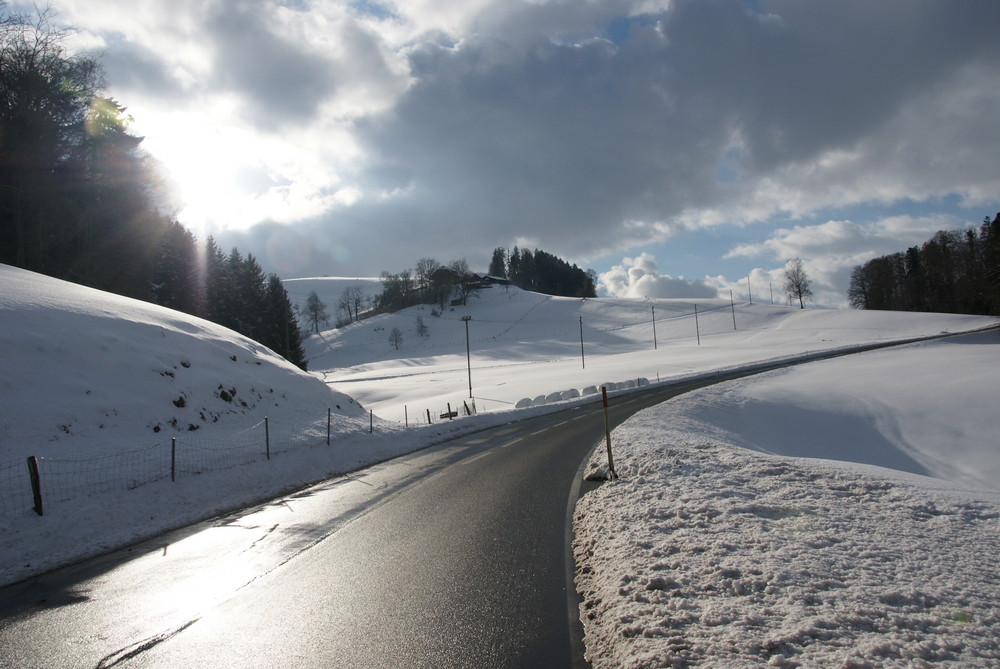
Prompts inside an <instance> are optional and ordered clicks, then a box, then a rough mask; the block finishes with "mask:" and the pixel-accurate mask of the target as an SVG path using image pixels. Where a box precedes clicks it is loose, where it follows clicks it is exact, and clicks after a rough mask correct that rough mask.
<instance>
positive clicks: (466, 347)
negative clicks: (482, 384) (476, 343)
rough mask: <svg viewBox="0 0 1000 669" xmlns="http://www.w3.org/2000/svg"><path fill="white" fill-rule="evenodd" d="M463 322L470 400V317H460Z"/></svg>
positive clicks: (470, 395)
mask: <svg viewBox="0 0 1000 669" xmlns="http://www.w3.org/2000/svg"><path fill="white" fill-rule="evenodd" d="M462 320H463V321H464V322H465V364H466V366H467V367H468V369H469V399H472V354H471V353H470V352H469V321H471V320H472V316H462Z"/></svg>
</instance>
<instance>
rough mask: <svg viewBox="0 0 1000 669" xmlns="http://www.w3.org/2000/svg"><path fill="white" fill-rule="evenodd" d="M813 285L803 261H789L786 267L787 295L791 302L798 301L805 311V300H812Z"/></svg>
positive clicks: (798, 259)
mask: <svg viewBox="0 0 1000 669" xmlns="http://www.w3.org/2000/svg"><path fill="white" fill-rule="evenodd" d="M811 283H812V282H811V281H810V280H809V277H808V276H807V275H806V270H805V268H804V267H802V259H801V258H796V259H795V260H789V261H788V264H787V265H785V295H787V296H788V299H789V301H791V300H795V299H797V300H798V301H799V308H800V309H805V308H806V305H805V300H808V299H810V298H812V288H810V284H811Z"/></svg>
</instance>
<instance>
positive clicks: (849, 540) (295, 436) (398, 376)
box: [0, 266, 1000, 667]
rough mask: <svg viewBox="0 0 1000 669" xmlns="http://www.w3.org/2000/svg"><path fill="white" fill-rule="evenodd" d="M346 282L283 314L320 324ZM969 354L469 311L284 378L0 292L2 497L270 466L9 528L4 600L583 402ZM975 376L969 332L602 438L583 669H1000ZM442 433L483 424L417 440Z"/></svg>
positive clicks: (3, 282) (715, 312)
mask: <svg viewBox="0 0 1000 669" xmlns="http://www.w3.org/2000/svg"><path fill="white" fill-rule="evenodd" d="M355 281H358V280H341V279H303V280H298V281H297V282H296V283H291V282H290V283H289V288H290V290H289V293H290V295H292V294H293V293H294V295H295V296H296V297H293V299H302V300H304V296H307V295H308V294H309V293H310V292H312V291H313V290H316V292H317V293H318V294H319V295H320V297H321V299H323V301H324V302H326V303H327V305H328V307H332V306H334V305H335V304H336V301H337V299H338V298H339V295H340V294H341V293H342V291H343V289H344V287H346V286H347V285H351V283H352V282H355ZM366 285H367V290H371V289H373V284H372V283H371V282H369V283H368V284H366ZM654 308H655V314H656V323H655V326H654V324H653V322H652V318H651V316H652V313H653V310H654ZM695 309H697V311H698V316H697V318H696V317H695ZM465 316H468V317H471V320H469V321H468V328H469V338H468V354H467V352H466V346H467V339H466V330H465V327H466V322H465V321H463V320H462V318H463V317H465ZM418 317H419V318H420V319H421V320H422V321H423V323H424V325H425V327H426V330H427V332H426V336H422V335H421V334H420V332H419V328H418V327H417V320H418ZM993 324H994V321H993V320H992V319H987V318H981V317H970V316H955V315H941V314H910V313H888V312H859V311H848V312H844V311H826V310H800V309H797V308H788V307H782V306H771V305H764V304H753V305H750V304H746V303H737V304H735V305H731V304H730V302H729V301H728V300H725V301H723V300H654V301H641V300H621V299H587V300H581V299H570V298H554V297H548V296H543V295H538V294H534V293H529V292H525V291H521V290H518V289H516V288H504V287H493V288H489V289H485V290H483V291H480V293H479V294H478V295H473V296H472V297H471V298H470V300H469V303H468V305H464V306H451V305H448V306H446V307H445V308H443V309H441V308H439V307H438V308H435V307H431V306H419V307H413V308H410V309H406V310H403V311H402V312H399V313H397V314H392V315H386V314H383V315H379V316H375V317H373V318H370V319H367V320H364V321H362V322H360V323H355V324H353V325H350V326H348V327H345V328H342V329H339V330H326V331H323V332H321V333H319V334H318V335H314V336H312V337H309V338H308V339H307V340H306V342H305V348H306V352H307V357H308V358H309V369H310V370H311V371H310V372H309V373H303V372H301V371H300V370H298V369H296V368H295V367H293V366H291V365H289V364H287V363H286V362H284V361H283V360H282V359H280V358H279V357H278V356H276V355H274V354H273V353H272V352H270V351H269V350H267V349H266V348H264V347H261V346H260V345H258V344H256V343H254V342H251V341H250V340H247V339H246V338H243V337H241V336H239V335H237V334H235V333H233V332H231V331H228V330H226V329H224V328H220V327H218V326H216V325H213V324H211V323H207V322H205V321H202V320H199V319H196V318H192V317H190V316H186V315H184V314H179V313H177V312H173V311H170V310H167V309H162V308H159V307H156V306H153V305H148V304H144V303H141V302H136V301H134V300H128V299H126V298H121V297H116V296H113V295H108V294H105V293H100V292H98V291H92V290H90V289H86V288H82V287H79V286H74V285H72V284H67V283H64V282H60V281H56V280H54V279H50V278H46V277H42V276H40V275H37V274H32V273H30V272H24V271H21V270H16V269H13V268H9V267H5V266H0V345H2V346H3V350H4V355H3V356H2V357H0V393H2V402H0V448H2V451H0V467H2V466H3V465H4V463H8V462H12V463H14V467H15V468H16V469H17V470H18V471H19V472H20V471H22V470H24V458H26V457H27V456H29V455H35V456H38V457H40V458H42V466H43V468H44V467H45V465H46V460H48V461H49V462H50V463H51V462H54V461H57V460H65V459H71V458H88V457H91V456H93V455H102V456H110V455H114V454H115V453H121V452H123V451H129V450H134V449H145V448H159V449H162V448H163V447H164V446H165V445H168V444H169V442H170V440H171V438H173V439H177V440H178V442H179V443H183V442H185V441H188V442H190V441H191V440H201V442H200V443H201V448H204V449H210V448H211V447H213V446H215V445H217V444H218V443H223V444H225V443H229V442H231V441H233V440H240V439H243V438H244V436H245V435H246V434H250V433H253V434H254V435H256V434H258V432H259V430H260V427H259V426H260V423H261V421H263V419H264V417H265V416H267V417H269V420H270V423H271V425H272V426H276V427H272V429H274V430H276V432H277V436H276V438H275V439H274V442H275V444H274V452H273V453H272V454H271V455H272V458H271V459H270V460H265V459H264V458H263V457H262V456H261V457H258V458H257V459H256V460H254V461H253V462H250V463H248V464H229V465H226V466H220V467H210V466H209V467H205V468H204V471H202V472H201V473H198V474H188V473H186V474H185V475H183V476H179V477H178V479H177V481H176V482H172V481H170V480H169V478H167V479H165V480H162V479H161V480H157V481H155V482H152V483H148V484H143V485H138V486H131V487H130V486H123V487H121V488H115V489H109V490H91V491H89V492H84V493H82V494H81V495H79V496H77V497H75V498H73V499H71V500H55V501H52V502H51V504H50V505H47V506H46V515H45V516H43V517H38V516H37V515H35V513H34V512H33V511H31V510H30V508H19V509H18V510H15V511H13V512H10V511H4V513H3V514H0V532H2V533H3V536H4V541H3V543H2V545H0V558H2V561H0V565H2V567H0V582H11V581H14V580H17V579H21V578H25V577H27V576H30V575H32V574H36V573H39V572H41V571H45V570H47V569H50V568H52V567H55V566H58V565H60V564H67V563H69V562H72V561H74V560H76V559H79V558H81V557H83V556H85V555H93V554H96V553H100V552H102V551H105V550H109V549H111V548H114V547H117V546H122V545H126V544H128V543H130V542H133V541H136V540H138V539H140V538H143V537H149V536H154V535H156V534H158V533H160V532H162V531H164V530H166V529H169V528H172V527H178V526H181V525H184V524H187V523H190V522H193V521H195V520H197V519H201V518H207V517H211V516H212V515H214V514H218V513H222V512H224V511H225V510H228V509H232V508H237V507H239V506H241V505H246V504H250V503H252V502H255V501H261V500H264V499H268V498H270V497H275V496H278V495H281V494H284V493H286V492H288V491H290V490H294V489H296V487H301V486H304V485H306V484H308V483H311V482H314V481H318V480H322V479H324V478H328V477H331V476H336V475H338V474H342V473H344V472H348V471H351V470H354V469H357V468H360V467H363V466H364V465H365V464H368V463H373V462H378V461H380V460H384V459H387V458H390V457H392V456H394V455H396V454H401V453H405V452H410V451H414V450H417V449H419V448H422V447H424V446H427V445H429V444H432V443H437V442H440V441H442V440H444V439H447V438H448V437H449V436H452V435H458V434H461V433H466V432H469V431H472V430H476V429H481V428H483V427H486V426H489V425H497V424H502V423H505V422H508V421H510V420H513V419H516V418H519V417H521V416H527V415H532V414H535V413H539V412H545V411H552V410H556V409H558V408H560V407H564V406H569V405H572V404H573V403H580V402H594V401H595V394H594V393H595V392H597V391H598V389H599V388H600V386H601V385H604V386H606V387H609V388H613V389H615V390H613V391H612V393H611V396H612V400H611V401H612V402H613V401H615V398H616V397H617V396H619V395H620V394H624V393H628V392H631V388H636V387H640V386H643V385H645V384H646V383H647V382H648V383H649V384H655V383H664V382H670V381H677V380H684V379H690V378H694V377H699V376H704V375H706V374H711V373H713V372H715V371H717V370H736V369H745V368H747V367H752V366H753V365H755V364H757V363H760V362H764V361H767V362H773V361H779V360H787V359H792V358H798V357H801V356H807V355H810V354H815V353H818V352H822V351H829V350H840V351H844V352H850V351H853V350H855V349H856V348H857V347H858V346H860V345H865V344H870V343H884V342H890V341H899V340H909V339H916V338H920V337H927V336H931V335H938V334H942V333H952V334H954V333H960V332H969V331H974V330H979V329H981V328H984V327H988V326H991V325H993ZM393 328H398V329H399V330H400V331H401V332H402V333H403V342H402V345H401V347H400V350H399V351H396V350H395V348H394V346H392V345H390V342H389V340H388V338H389V333H390V332H391V331H392V329H393ZM654 330H655V331H654ZM581 349H582V350H581ZM998 359H1000V341H998V338H997V335H996V334H995V333H993V332H986V333H981V334H975V335H967V336H962V337H956V338H950V339H946V340H942V341H940V342H929V343H920V344H913V345H910V346H907V347H902V348H894V349H889V350H883V351H877V352H869V353H863V354H860V355H851V356H847V357H843V358H838V359H836V360H829V361H824V362H815V363H810V364H808V365H806V366H802V367H798V368H795V369H793V370H788V371H781V372H772V373H768V374H765V375H762V376H759V377H754V378H752V379H745V380H742V381H737V382H732V383H727V384H723V385H720V386H715V387H712V388H709V389H705V390H701V391H698V392H695V393H689V394H687V395H685V396H683V397H681V398H679V399H677V400H674V401H671V402H668V403H666V404H663V405H661V406H659V407H655V408H653V409H649V410H647V411H645V412H642V413H641V414H638V415H636V416H635V417H634V418H633V419H631V420H630V421H628V422H626V423H625V424H624V425H622V426H621V427H620V428H618V429H617V430H615V432H614V434H613V435H612V437H613V442H614V449H615V458H616V465H617V468H618V472H619V474H620V475H621V478H620V479H618V480H615V481H609V482H606V483H604V484H602V485H601V486H599V487H598V488H597V489H596V490H594V491H592V492H590V493H588V494H587V495H586V496H585V497H584V498H583V499H582V500H581V501H580V503H579V504H578V507H577V512H576V517H575V522H574V527H575V531H576V535H577V539H576V542H575V545H574V550H575V553H576V558H577V565H578V589H579V590H580V593H581V595H582V597H583V600H584V604H583V607H582V609H581V617H582V619H583V621H584V624H585V629H586V645H587V653H588V656H589V657H590V658H591V660H592V661H593V663H594V665H595V666H598V667H605V666H636V667H643V666H650V667H652V666H678V667H694V666H705V667H709V666H711V667H753V666H762V667H763V666H839V667H866V666H871V667H896V666H899V667H904V666H905V667H917V666H923V665H922V663H929V664H932V665H934V666H938V665H943V666H948V665H952V666H984V667H985V666H996V665H997V664H998V662H1000V657H998V655H997V652H998V651H997V650H996V647H997V644H996V639H997V638H1000V621H998V618H1000V614H998V609H997V606H996V604H995V602H996V601H1000V577H998V573H997V569H996V566H995V564H994V562H995V560H994V557H995V556H996V555H997V554H998V541H1000V539H998V534H1000V520H998V518H1000V499H998V492H997V491H998V483H997V482H998V481H1000V476H998V474H1000V465H998V463H1000V454H998V452H997V451H998V447H997V441H996V437H995V434H994V431H995V426H996V415H997V409H998V408H1000V407H998V406H997V397H1000V393H998V392H997V391H998V390H1000V388H998V382H997V377H996V374H995V369H996V368H997V360H998ZM470 376H471V379H470ZM470 381H471V385H472V387H473V392H472V394H473V397H472V398H470V397H469V394H470V393H469V384H470ZM227 398H228V399H227ZM465 403H471V404H473V406H474V407H475V410H476V411H477V412H478V415H475V416H471V417H465V416H463V417H461V418H458V419H456V420H453V421H447V420H444V421H443V420H441V419H440V418H439V414H440V413H441V412H443V411H445V410H446V408H447V407H448V405H450V406H451V407H452V408H457V407H463V405H464V404H465ZM517 404H521V405H522V406H528V408H522V409H515V408H514V407H515V405H517ZM328 410H330V411H331V432H332V445H329V446H328V445H327V444H326V441H325V436H326V425H327V422H326V421H327V411H328ZM369 410H374V416H371V415H370V414H369V413H368V412H369ZM428 413H429V414H431V417H432V424H431V425H428V424H427V419H426V417H427V414H428ZM463 413H464V411H463ZM369 420H371V423H369ZM370 426H371V427H370ZM255 431H256V432H255ZM241 435H243V436H241ZM253 438H254V439H256V438H257V437H256V436H254V437H253ZM602 453H603V448H602V449H598V450H596V451H595V453H594V461H593V463H592V464H591V467H590V469H591V470H598V469H601V468H603V467H606V463H604V462H603V459H602V458H601V457H600V456H601V455H602ZM12 471H13V470H12ZM17 476H18V477H22V476H23V474H21V473H18V474H17ZM5 483H6V480H5ZM130 488H131V489H130ZM2 494H3V492H2V491H0V495H2Z"/></svg>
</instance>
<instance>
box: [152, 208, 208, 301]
mask: <svg viewBox="0 0 1000 669" xmlns="http://www.w3.org/2000/svg"><path fill="white" fill-rule="evenodd" d="M198 265H199V263H198V248H197V241H196V240H195V238H194V235H192V234H191V232H190V231H188V230H187V228H185V227H184V226H182V225H181V224H180V223H178V222H176V221H173V222H172V223H171V224H170V225H169V226H168V227H167V230H166V231H165V232H164V234H163V236H162V237H161V238H160V242H159V246H158V248H157V252H156V258H155V261H154V264H153V269H152V274H151V278H150V282H151V286H150V291H151V293H152V295H153V300H154V301H155V302H156V303H157V304H161V305H163V306H165V307H170V308H171V309H177V310H178V311H183V312H185V313H189V314H193V315H195V316H201V315H203V314H204V295H203V283H202V281H201V280H200V278H199V267H198Z"/></svg>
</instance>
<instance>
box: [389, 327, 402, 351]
mask: <svg viewBox="0 0 1000 669" xmlns="http://www.w3.org/2000/svg"><path fill="white" fill-rule="evenodd" d="M389 343H390V344H392V345H393V346H395V347H396V350H397V351H398V350H399V345H400V344H402V343H403V333H402V332H400V331H399V328H393V329H392V332H390V333H389Z"/></svg>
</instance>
